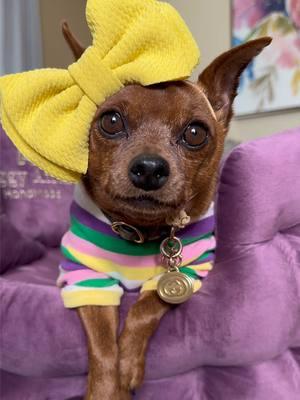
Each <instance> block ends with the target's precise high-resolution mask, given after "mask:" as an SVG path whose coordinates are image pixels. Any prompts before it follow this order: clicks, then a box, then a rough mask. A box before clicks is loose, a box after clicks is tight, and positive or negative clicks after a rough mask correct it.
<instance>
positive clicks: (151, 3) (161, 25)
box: [0, 0, 199, 182]
mask: <svg viewBox="0 0 300 400" xmlns="http://www.w3.org/2000/svg"><path fill="white" fill-rule="evenodd" d="M87 21H88V25H89V27H90V30H91V33H92V36H93V44H92V45H91V46H90V47H89V48H88V49H87V50H86V51H85V52H84V53H83V55H82V57H81V58H80V59H79V60H78V61H77V62H75V63H74V64H72V65H70V66H69V68H68V69H67V70H62V69H42V70H35V71H30V72H25V73H21V74H16V75H8V76H4V77H2V78H0V108H1V122H2V125H3V128H4V129H5V131H6V133H7V134H8V135H9V137H10V138H11V140H12V141H13V142H14V143H15V145H16V146H17V148H18V149H19V150H20V151H21V152H22V153H23V154H24V156H25V157H26V158H27V159H29V160H30V161H31V162H33V163H34V164H36V165H37V166H38V167H39V168H41V169H42V170H44V171H45V172H46V173H48V174H49V175H51V176H53V177H55V178H58V179H60V180H63V181H69V182H76V181H78V180H79V179H80V177H81V175H82V174H85V173H86V171H87V167H88V137H89V129H90V125H91V122H92V120H93V117H94V115H95V112H96V109H97V106H99V105H101V104H102V103H103V102H104V101H105V99H107V98H108V97H110V96H111V95H112V94H114V93H116V92H118V91H119V90H120V89H121V88H122V87H123V86H124V85H128V84H131V83H139V84H141V85H144V86H147V85H151V84H154V83H159V82H167V81H172V80H181V79H184V78H187V77H189V76H190V75H191V72H192V70H193V68H194V67H195V65H196V64H197V62H198V59H199V50H198V47H197V45H196V43H195V41H194V39H193V37H192V35H191V33H190V32H189V30H188V28H187V27H186V25H185V23H184V22H183V20H182V19H181V17H180V15H179V14H178V13H177V11H176V10H175V9H174V8H172V7H171V6H170V5H169V4H166V3H162V2H159V1H156V0H88V2H87Z"/></svg>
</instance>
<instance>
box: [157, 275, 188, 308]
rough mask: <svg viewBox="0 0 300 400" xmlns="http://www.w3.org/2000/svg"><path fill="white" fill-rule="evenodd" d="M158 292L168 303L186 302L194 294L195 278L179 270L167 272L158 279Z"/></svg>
mask: <svg viewBox="0 0 300 400" xmlns="http://www.w3.org/2000/svg"><path fill="white" fill-rule="evenodd" d="M157 293H158V295H159V297H160V298H161V299H162V300H163V301H165V302H166V303H170V304H181V303H184V302H185V301H187V300H188V299H189V298H190V297H191V296H192V294H193V280H192V279H191V278H190V277H189V276H188V275H185V274H183V273H181V272H178V271H174V272H167V273H165V274H164V275H163V276H162V277H161V278H160V280H159V281H158V284H157Z"/></svg>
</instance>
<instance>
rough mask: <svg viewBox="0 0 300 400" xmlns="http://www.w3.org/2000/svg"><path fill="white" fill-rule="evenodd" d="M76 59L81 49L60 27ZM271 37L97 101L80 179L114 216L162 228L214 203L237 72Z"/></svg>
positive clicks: (202, 210)
mask: <svg viewBox="0 0 300 400" xmlns="http://www.w3.org/2000/svg"><path fill="white" fill-rule="evenodd" d="M63 34H64V36H65V39H66V40H67V42H68V44H69V46H70V48H71V50H72V52H73V54H74V56H75V58H76V59H78V58H79V57H80V56H81V55H82V53H83V52H84V48H83V47H82V46H81V45H80V43H79V42H78V41H77V40H76V38H75V37H74V36H73V34H72V33H71V31H70V29H69V27H68V25H67V24H66V23H64V24H63ZM270 42H271V38H261V39H257V40H253V41H250V42H248V43H246V44H244V45H242V46H238V47H236V48H234V49H232V50H229V51H227V52H226V53H223V54H222V55H220V56H219V57H218V58H216V59H215V60H214V61H213V62H212V63H211V64H210V65H209V66H208V67H207V68H206V69H205V70H204V71H203V72H202V74H201V75H200V76H199V80H198V82H197V83H191V82H188V81H180V82H170V83H165V84H157V85H153V86H149V87H142V86H140V85H130V86H127V87H125V88H123V89H122V90H120V91H119V92H118V93H116V94H115V95H113V96H112V97H110V98H109V99H108V100H107V101H106V102H105V103H104V104H102V105H101V106H100V107H99V108H98V110H97V113H96V115H95V117H94V121H93V123H92V126H91V129H90V138H89V165H88V171H87V174H86V175H85V176H84V177H83V183H84V185H85V187H86V189H87V190H88V192H89V193H90V195H91V197H92V198H93V200H94V201H95V203H96V204H97V205H98V206H99V208H101V209H102V210H103V211H104V212H105V213H106V214H107V215H108V216H110V217H111V218H112V219H114V220H118V221H123V222H126V223H129V224H132V225H137V226H145V227H147V226H161V225H165V222H166V219H167V218H168V219H170V218H172V217H173V218H175V217H176V216H177V214H178V212H179V211H180V210H182V209H185V211H186V212H187V213H188V214H189V215H190V216H191V218H192V220H193V219H196V218H198V217H199V216H200V215H201V214H202V213H203V212H205V211H206V209H207V208H208V206H209V204H210V202H211V201H212V198H213V195H214V190H215V185H216V178H217V173H218V166H219V162H220V159H221V156H222V153H223V148H224V140H225V136H226V133H227V131H228V127H229V123H230V120H231V117H232V114H233V111H232V104H233V101H234V98H235V96H236V94H237V87H238V83H239V77H240V75H241V73H242V72H243V71H244V69H245V68H246V67H247V66H248V64H249V63H250V62H251V61H252V60H253V58H254V57H255V56H257V55H258V54H259V53H260V52H261V51H262V50H263V48H264V47H265V46H268V45H269V44H270Z"/></svg>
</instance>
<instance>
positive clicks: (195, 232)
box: [177, 215, 215, 239]
mask: <svg viewBox="0 0 300 400" xmlns="http://www.w3.org/2000/svg"><path fill="white" fill-rule="evenodd" d="M214 228H215V217H214V216H213V215H212V216H211V217H207V218H205V219H203V220H201V221H199V222H195V223H193V224H191V225H188V226H187V227H185V228H184V229H182V230H181V231H179V232H178V233H177V236H178V237H180V238H181V239H188V238H193V237H197V236H202V235H205V234H207V233H211V232H213V230H214Z"/></svg>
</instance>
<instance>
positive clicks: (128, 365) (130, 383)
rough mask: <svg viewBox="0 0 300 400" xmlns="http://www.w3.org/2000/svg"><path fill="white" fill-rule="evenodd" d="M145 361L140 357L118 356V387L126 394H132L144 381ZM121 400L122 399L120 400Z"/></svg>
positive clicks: (131, 355) (132, 355)
mask: <svg viewBox="0 0 300 400" xmlns="http://www.w3.org/2000/svg"><path fill="white" fill-rule="evenodd" d="M144 374H145V360H144V358H143V357H141V355H138V356H137V355H136V354H135V355H134V354H130V355H129V354H126V352H125V353H123V354H122V352H121V354H120V386H121V390H122V391H124V392H127V393H134V391H135V390H136V389H138V388H139V387H140V386H141V385H142V383H143V380H144ZM122 400H123V399H122Z"/></svg>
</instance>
